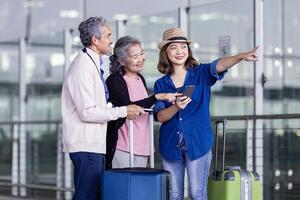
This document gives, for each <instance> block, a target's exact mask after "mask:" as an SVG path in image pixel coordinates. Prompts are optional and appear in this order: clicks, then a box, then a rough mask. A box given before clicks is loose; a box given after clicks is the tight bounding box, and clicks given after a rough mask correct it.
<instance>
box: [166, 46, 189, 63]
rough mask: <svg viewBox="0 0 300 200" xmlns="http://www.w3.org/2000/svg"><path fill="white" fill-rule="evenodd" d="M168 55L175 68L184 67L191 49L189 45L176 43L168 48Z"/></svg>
mask: <svg viewBox="0 0 300 200" xmlns="http://www.w3.org/2000/svg"><path fill="white" fill-rule="evenodd" d="M166 50H167V55H168V58H169V60H170V62H171V63H172V65H173V66H175V65H176V66H177V65H181V66H184V64H185V62H186V60H187V58H188V56H189V49H188V45H187V43H184V42H174V43H171V44H169V46H168V47H167V49H166Z"/></svg>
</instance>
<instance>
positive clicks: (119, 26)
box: [116, 20, 126, 39]
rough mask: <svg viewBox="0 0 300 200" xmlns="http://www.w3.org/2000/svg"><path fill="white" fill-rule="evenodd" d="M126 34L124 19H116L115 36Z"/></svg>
mask: <svg viewBox="0 0 300 200" xmlns="http://www.w3.org/2000/svg"><path fill="white" fill-rule="evenodd" d="M125 34H126V20H116V38H117V39H118V38H120V37H122V36H125Z"/></svg>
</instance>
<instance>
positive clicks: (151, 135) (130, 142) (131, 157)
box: [129, 109, 154, 168]
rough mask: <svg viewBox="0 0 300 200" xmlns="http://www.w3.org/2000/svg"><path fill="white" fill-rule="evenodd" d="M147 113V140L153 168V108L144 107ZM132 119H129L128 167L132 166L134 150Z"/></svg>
mask: <svg viewBox="0 0 300 200" xmlns="http://www.w3.org/2000/svg"><path fill="white" fill-rule="evenodd" d="M145 111H146V112H147V113H148V114H149V124H150V129H149V142H150V145H149V147H150V167H151V168H154V134H153V132H154V131H153V110H152V109H145ZM133 142H134V141H133V121H132V120H129V163H130V167H134V152H133Z"/></svg>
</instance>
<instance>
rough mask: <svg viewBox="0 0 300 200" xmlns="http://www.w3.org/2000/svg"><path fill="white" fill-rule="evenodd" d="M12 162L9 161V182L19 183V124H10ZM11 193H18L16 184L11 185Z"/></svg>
mask: <svg viewBox="0 0 300 200" xmlns="http://www.w3.org/2000/svg"><path fill="white" fill-rule="evenodd" d="M11 131H12V136H13V138H12V139H13V140H12V163H11V167H12V170H11V183H12V184H18V183H19V125H18V124H12V129H11ZM11 194H12V195H13V196H18V195H19V190H18V187H17V186H12V189H11Z"/></svg>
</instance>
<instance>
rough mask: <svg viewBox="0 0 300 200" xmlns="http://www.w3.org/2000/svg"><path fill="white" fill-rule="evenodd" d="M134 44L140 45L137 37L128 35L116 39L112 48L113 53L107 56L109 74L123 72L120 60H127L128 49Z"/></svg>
mask: <svg viewBox="0 0 300 200" xmlns="http://www.w3.org/2000/svg"><path fill="white" fill-rule="evenodd" d="M135 44H139V45H141V42H140V41H139V40H138V39H136V38H134V37H132V36H129V35H127V36H124V37H121V38H119V39H118V40H117V42H116V44H115V46H114V50H113V52H114V53H113V55H111V56H110V57H109V60H110V65H109V71H110V73H111V74H115V73H121V74H125V69H124V66H122V64H121V63H120V61H121V62H125V63H126V62H127V60H128V50H129V48H130V47H131V46H133V45H135Z"/></svg>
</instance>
